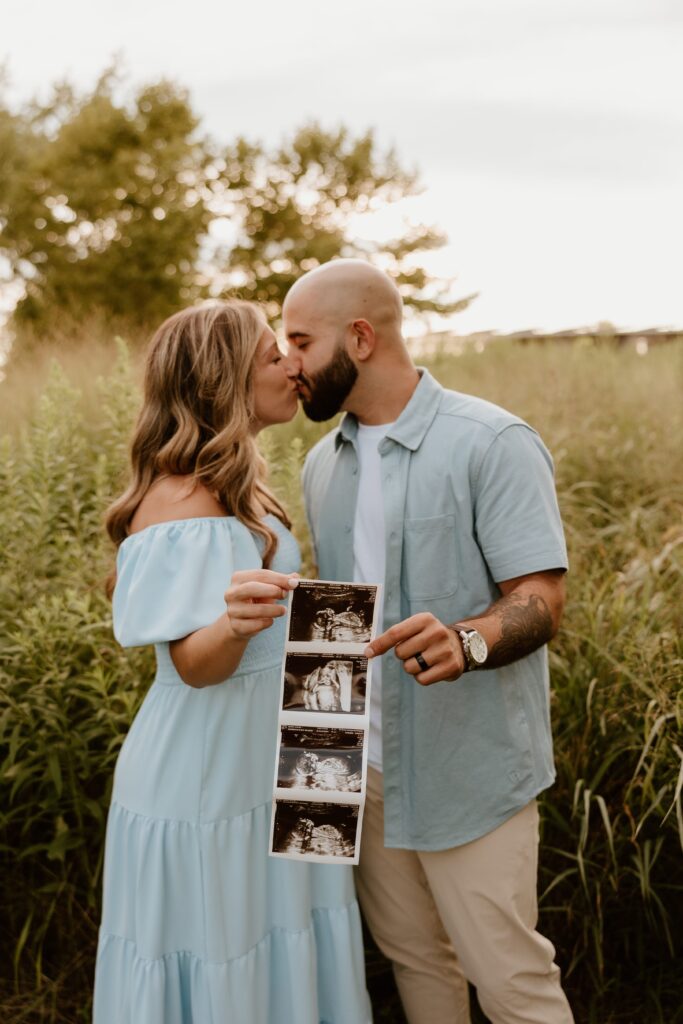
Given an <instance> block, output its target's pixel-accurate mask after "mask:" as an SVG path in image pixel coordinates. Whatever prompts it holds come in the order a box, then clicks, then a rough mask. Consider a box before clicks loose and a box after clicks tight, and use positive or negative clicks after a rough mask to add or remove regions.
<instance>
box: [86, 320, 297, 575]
mask: <svg viewBox="0 0 683 1024" xmlns="http://www.w3.org/2000/svg"><path fill="white" fill-rule="evenodd" d="M265 327H266V319H265V316H264V315H263V313H262V312H261V310H260V309H259V307H258V306H255V305H254V304H253V303H250V302H242V301H239V300H230V301H228V302H221V303H216V304H215V305H210V306H193V307H190V308H189V309H184V310H181V312H180V313H175V314H174V315H173V316H171V317H169V318H168V320H166V321H165V322H164V323H163V324H162V325H161V327H159V329H158V330H157V332H156V334H155V335H154V337H153V338H152V340H151V342H150V345H149V349H148V352H147V359H146V364H145V374H144V390H143V402H142V408H141V410H140V414H139V416H138V420H137V424H136V426H135V429H134V432H133V437H132V441H131V449H130V457H131V464H132V480H131V482H130V484H129V486H128V487H127V488H126V490H125V491H124V493H123V494H122V495H121V496H120V497H119V498H117V499H116V501H114V502H113V504H112V505H111V506H110V507H109V509H108V510H107V513H106V517H105V524H106V527H107V531H108V533H109V536H110V537H111V539H112V540H113V541H114V543H115V544H116V545H117V546H118V545H119V544H120V543H121V542H122V541H123V540H124V539H125V538H126V537H127V536H128V534H129V531H130V523H131V520H132V518H133V516H134V514H135V511H136V509H137V508H138V506H139V504H140V502H141V501H142V499H143V498H144V496H145V494H146V493H147V491H148V490H149V488H150V487H151V485H152V483H153V482H154V481H155V480H157V479H159V478H160V477H164V476H188V475H189V476H193V477H194V479H195V480H196V481H197V482H198V483H201V484H203V485H204V486H205V487H206V488H207V490H209V491H210V492H211V494H213V495H214V497H215V498H216V499H217V500H218V501H219V502H220V504H221V505H222V506H223V508H224V509H225V511H226V513H227V514H228V515H234V516H236V517H237V518H238V519H240V520H241V522H243V523H244V524H245V526H247V527H248V528H249V529H250V530H252V531H253V532H254V533H255V534H257V535H258V536H260V537H262V538H263V541H264V547H263V564H264V566H268V565H270V563H271V561H272V558H273V555H274V553H275V550H276V548H277V535H276V533H275V532H274V531H273V530H272V529H271V528H270V527H269V526H268V524H267V523H266V522H264V520H263V519H262V518H261V517H260V515H259V512H260V510H261V509H265V510H266V512H269V513H272V514H273V515H275V516H277V517H278V519H280V520H281V521H282V522H283V523H284V524H285V525H286V526H290V525H291V524H290V521H289V519H288V518H287V515H286V513H285V511H284V509H283V508H282V506H281V504H280V503H279V501H278V500H277V498H275V496H274V495H273V494H272V493H271V491H270V490H269V489H268V487H267V486H266V462H265V459H264V458H263V456H262V455H261V453H260V451H259V449H258V447H257V444H256V440H255V438H254V436H253V434H252V433H251V426H252V422H253V416H254V393H253V392H254V388H253V367H254V356H255V354H256V347H257V345H258V341H259V339H260V337H261V335H262V334H263V331H264V328H265Z"/></svg>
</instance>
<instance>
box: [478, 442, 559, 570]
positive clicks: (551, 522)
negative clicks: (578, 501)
mask: <svg viewBox="0 0 683 1024" xmlns="http://www.w3.org/2000/svg"><path fill="white" fill-rule="evenodd" d="M474 494H475V498H474V509H475V530H476V535H477V542H478V544H479V547H480V548H481V551H482V552H483V554H484V558H485V559H486V562H487V564H488V567H489V570H490V572H491V575H492V577H493V579H494V580H495V581H496V582H500V581H501V580H507V579H514V578H515V577H516V576H525V575H527V574H529V573H533V572H542V571H543V570H546V569H566V568H567V565H568V563H567V549H566V545H565V540H564V532H563V529H562V520H561V518H560V510H559V508H558V504H557V496H556V493H555V481H554V476H553V463H552V459H551V457H550V453H549V452H548V450H547V448H546V447H545V445H544V444H543V442H542V441H541V439H540V437H539V436H538V434H537V433H536V432H535V431H534V430H532V429H531V427H528V426H527V425H526V424H523V423H515V424H511V425H510V426H508V427H506V428H505V429H504V430H502V431H501V432H500V433H499V434H498V435H497V436H496V438H495V440H494V441H492V443H491V444H490V446H489V448H488V449H487V451H486V453H485V454H484V457H483V459H482V462H481V466H480V469H479V473H478V475H477V479H476V482H475V491H474Z"/></svg>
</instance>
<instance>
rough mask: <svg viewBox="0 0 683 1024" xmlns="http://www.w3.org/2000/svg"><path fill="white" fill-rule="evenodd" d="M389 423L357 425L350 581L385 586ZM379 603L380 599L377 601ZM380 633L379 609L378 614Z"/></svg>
mask: <svg viewBox="0 0 683 1024" xmlns="http://www.w3.org/2000/svg"><path fill="white" fill-rule="evenodd" d="M392 426H393V424H392V423H383V424H381V425H380V426H372V427H367V426H363V424H361V423H359V424H358V433H357V435H356V445H357V451H358V475H359V480H358V502H357V504H356V517H355V520H354V527H353V579H354V582H356V583H381V584H382V585H384V574H385V569H386V547H385V528H384V502H383V499H382V460H381V457H380V454H379V452H378V451H377V447H378V445H379V444H380V442H381V441H382V439H383V438H384V437H385V436H386V433H387V431H388V430H389V429H390V428H391V427H392ZM380 602H381V599H380ZM377 621H378V622H379V624H380V625H379V630H380V632H381V631H382V621H383V614H382V607H381V603H380V609H379V613H378V619H377ZM368 763H369V764H370V765H372V767H373V768H376V769H377V770H378V771H381V770H382V659H381V658H375V659H374V660H373V662H372V686H371V690H370V736H369V743H368Z"/></svg>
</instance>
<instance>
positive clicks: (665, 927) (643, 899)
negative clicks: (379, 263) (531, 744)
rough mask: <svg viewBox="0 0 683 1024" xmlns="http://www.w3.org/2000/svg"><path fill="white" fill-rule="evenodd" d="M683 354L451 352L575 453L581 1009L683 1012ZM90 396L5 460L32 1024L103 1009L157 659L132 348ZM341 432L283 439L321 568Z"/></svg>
mask: <svg viewBox="0 0 683 1024" xmlns="http://www.w3.org/2000/svg"><path fill="white" fill-rule="evenodd" d="M682 356H683V350H681V348H680V346H679V347H675V346H668V347H664V346H662V347H661V348H660V349H657V350H654V351H652V352H651V353H650V354H649V355H648V356H647V357H646V358H644V359H640V358H639V357H637V356H636V355H634V354H633V353H628V352H624V353H618V352H615V351H613V350H594V349H589V350H570V351H568V350H566V349H560V348H556V347H545V348H543V349H528V348H519V347H515V346H509V345H508V346H504V345H498V346H495V345H493V346H490V347H489V348H488V349H487V350H486V352H484V353H483V354H481V355H476V354H475V353H467V354H465V355H463V356H462V357H460V358H455V357H453V356H449V355H448V353H447V351H444V352H442V353H441V354H437V356H435V357H434V358H433V359H432V360H431V363H430V366H431V368H432V370H433V371H434V372H435V374H436V375H437V377H438V378H439V379H440V380H441V381H442V382H443V383H444V384H446V385H447V386H450V387H457V388H458V389H459V390H463V391H470V392H473V393H477V394H480V395H482V396H484V397H486V398H489V399H491V400H493V401H497V402H500V403H501V404H503V405H505V406H507V407H508V408H510V409H512V410H514V411H515V412H517V413H519V414H520V415H522V416H524V417H525V418H526V419H527V420H529V421H530V422H531V423H532V424H533V425H534V426H536V427H538V428H539V429H540V431H541V433H542V434H543V436H544V438H545V439H546V441H547V442H548V444H549V446H550V447H551V449H552V451H553V453H554V455H555V459H556V466H557V477H558V488H559V492H560V499H561V504H562V509H563V515H564V519H565V524H566V528H567V535H568V540H569V545H570V557H571V563H572V570H571V573H570V579H569V604H568V609H567V613H566V617H565V620H564V624H563V627H562V630H561V633H560V635H559V636H558V638H557V640H556V641H555V642H554V643H553V645H552V648H551V665H552V685H553V704H552V710H553V723H554V733H555V746H556V761H557V768H558V780H557V783H556V785H555V786H554V787H553V788H552V789H551V790H549V791H548V793H547V794H545V795H544V798H543V800H542V819H543V822H542V829H543V832H542V849H541V886H540V891H541V928H542V929H543V931H544V932H545V933H546V934H548V935H549V936H550V937H551V938H552V940H553V942H554V943H555V945H556V947H557V950H558V959H559V962H560V964H561V965H562V968H563V971H564V975H565V979H566V984H567V988H568V991H569V994H570V998H571V999H572V1002H573V1004H574V1006H575V1013H576V1019H577V1024H579V1022H581V1021H584V1022H590V1024H593V1022H595V1024H597V1022H601V1024H635V1022H638V1024H640V1022H641V1021H647V1022H648V1024H665V1022H666V1024H674V1022H676V1021H679V1022H680V1021H681V1015H680V1006H681V1004H682V1003H683V987H682V984H681V977H680V971H679V970H678V962H679V961H680V956H681V938H680V924H679V922H680V919H681V914H682V913H683V858H682V856H681V850H682V847H683V811H682V806H681V788H682V784H683V769H682V764H683V742H682V741H681V732H682V726H683V698H682V694H683V687H682V682H683V651H682V649H681V636H682V635H683V630H682V629H681V608H682V607H683V593H682V591H683V582H682V581H683V572H682V571H681V570H682V568H683V565H682V563H683V557H682V556H683V526H682V525H681V523H682V520H681V510H682V508H683V485H682V484H681V481H683V453H682V452H681V450H680V446H679V444H678V437H680V433H681V416H682V411H681V409H680V402H679V379H680V367H681V357H682ZM11 386H12V379H10V380H9V381H8V382H6V383H5V384H3V385H0V388H4V387H11ZM86 387H89V388H90V389H91V390H93V389H94V390H95V393H96V396H97V401H96V402H94V401H93V400H92V395H88V394H87V393H86V394H80V393H79V392H78V391H77V390H76V389H75V388H74V386H73V383H71V382H70V380H69V379H67V378H66V377H65V374H64V373H63V371H62V370H60V368H59V367H58V366H55V367H54V369H53V371H52V374H51V378H50V382H49V384H48V386H47V388H46V389H45V391H44V394H43V395H42V397H41V399H40V402H39V403H38V405H37V406H36V409H35V412H34V414H33V416H32V418H31V419H30V421H29V422H27V423H26V424H25V427H24V429H23V430H22V431H21V432H19V433H18V434H17V436H15V437H13V438H12V439H11V440H10V439H5V440H4V441H3V450H2V465H1V468H0V546H1V550H2V551H3V554H4V556H5V557H4V559H3V562H2V567H1V569H0V573H1V575H0V594H1V597H0V630H1V631H2V635H3V637H4V643H3V646H2V650H1V652H0V786H1V787H2V800H1V801H0V807H1V808H2V810H0V860H1V866H2V872H1V881H0V887H1V888H0V901H1V902H2V906H3V909H4V912H5V926H4V928H3V929H2V931H1V932H0V951H1V954H2V963H3V964H4V965H5V969H4V972H3V977H2V982H1V984H2V991H1V992H0V1008H1V1009H2V1016H3V1019H7V1020H12V1021H16V1022H19V1021H27V1022H28V1021H55V1022H62V1024H66V1022H74V1021H85V1020H87V1019H88V1004H89V998H90V996H89V988H90V984H91V971H92V956H93V952H94V944H95V940H96V928H97V923H98V901H99V890H100V884H101V865H102V849H103V840H104V822H105V815H106V808H107V803H108V797H109V791H110V785H111V775H112V770H113V765H114V762H115V759H116V756H117V752H118V749H119V747H120V744H121V742H122V740H123V737H124V735H125V733H126V730H127V728H128V724H129V722H130V720H131V718H132V716H133V714H134V712H135V709H136V707H137V706H138V704H139V701H140V699H141V698H142V696H143V694H144V691H145V689H146V687H147V686H148V684H149V682H150V680H151V678H152V673H153V666H152V664H151V660H150V654H149V652H148V651H133V652H131V651H128V652H123V651H122V650H120V649H118V648H117V646H116V644H115V643H114V641H113V638H112V636H111V629H110V610H109V605H108V603H107V601H106V600H105V598H104V595H103V592H102V586H101V584H102V580H103V577H104V576H105V575H106V573H107V571H108V569H109V568H110V564H111V557H112V552H111V548H110V546H109V543H108V542H107V540H106V539H105V537H104V534H103V530H102V526H101V516H102V512H103V509H104V508H105V506H106V504H107V502H108V501H109V499H110V497H111V496H112V495H113V494H114V493H116V492H117V490H118V488H119V487H120V484H121V474H122V472H123V469H124V465H125V449H126V437H127V434H128V430H129V425H130V422H131V419H132V416H133V411H134V407H135V405H136V402H137V389H136V384H135V370H134V369H132V368H131V367H130V366H129V365H128V363H127V357H126V352H125V349H124V348H121V349H120V353H119V359H118V362H117V363H116V364H115V365H114V366H111V367H109V366H108V367H107V371H106V374H105V375H104V377H103V379H102V380H101V381H100V382H99V383H98V384H96V385H92V384H90V385H88V383H87V378H85V379H84V380H83V382H82V384H81V390H83V391H85V390H86ZM326 429H327V427H326V426H325V425H322V424H311V423H309V422H307V421H306V420H305V419H303V418H301V417H297V418H296V419H295V420H294V421H293V422H292V423H291V424H288V425H286V426H284V427H280V428H275V429H273V430H271V431H269V432H268V433H267V434H266V435H265V436H264V437H263V446H264V450H265V452H266V455H267V457H268V460H269V463H270V466H271V482H272V484H273V486H274V487H275V488H276V490H277V491H278V493H279V494H280V495H281V496H282V497H283V499H284V500H285V501H286V504H287V507H288V508H289V510H290V513H291V515H292V518H293V520H294V528H295V531H296V533H297V534H298V536H299V538H300V540H301V541H302V543H303V545H304V557H305V563H306V568H307V569H310V548H309V547H308V546H307V544H308V541H307V537H306V531H305V525H304V516H303V510H302V506H301V499H300V494H299V487H298V471H299V467H300V464H301V461H302V458H303V456H304V453H305V451H306V450H308V448H309V447H310V445H311V444H312V443H314V441H315V440H317V438H318V437H319V436H321V434H322V433H324V432H325V430H326ZM368 964H369V982H370V986H371V990H372V993H373V999H374V1002H375V1006H376V1016H377V1019H378V1020H384V1021H388V1022H393V1024H398V1022H399V1021H400V1020H401V1016H400V1010H399V1009H398V1004H397V1002H396V997H395V994H393V992H392V990H391V988H390V981H389V980H388V979H389V974H388V971H387V968H386V965H385V964H384V962H383V961H382V959H381V957H380V956H379V954H377V953H376V952H373V951H370V952H369V959H368ZM677 1014H678V1016H677Z"/></svg>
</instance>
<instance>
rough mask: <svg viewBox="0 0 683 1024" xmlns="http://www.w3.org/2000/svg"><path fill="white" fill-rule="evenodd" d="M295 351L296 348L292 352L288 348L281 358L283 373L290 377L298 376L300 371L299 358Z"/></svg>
mask: <svg viewBox="0 0 683 1024" xmlns="http://www.w3.org/2000/svg"><path fill="white" fill-rule="evenodd" d="M295 353H296V349H295V350H294V352H292V351H291V349H290V350H289V351H288V352H287V355H286V356H284V358H283V360H282V361H283V363H284V367H285V373H286V374H287V376H288V377H289V378H291V379H294V378H295V377H298V376H299V373H300V372H301V359H300V358H299V357H298V356H297V355H296V354H295Z"/></svg>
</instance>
